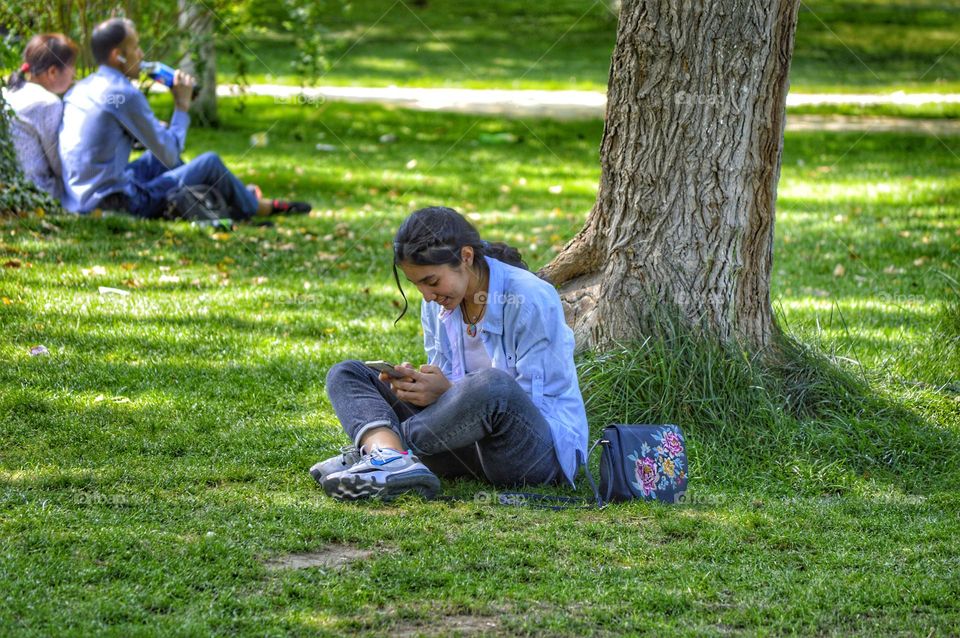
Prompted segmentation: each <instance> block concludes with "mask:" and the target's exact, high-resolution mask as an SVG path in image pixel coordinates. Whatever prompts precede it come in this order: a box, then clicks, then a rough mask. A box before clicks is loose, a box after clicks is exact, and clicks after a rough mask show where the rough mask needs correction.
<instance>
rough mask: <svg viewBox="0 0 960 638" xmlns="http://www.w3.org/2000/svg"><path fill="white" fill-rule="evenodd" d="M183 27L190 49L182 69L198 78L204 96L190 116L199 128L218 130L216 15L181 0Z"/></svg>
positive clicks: (206, 7)
mask: <svg viewBox="0 0 960 638" xmlns="http://www.w3.org/2000/svg"><path fill="white" fill-rule="evenodd" d="M178 7H179V18H178V22H179V26H180V30H181V32H182V33H187V34H189V35H188V39H189V46H188V47H187V52H186V53H185V54H184V56H183V58H182V59H181V61H180V68H182V69H183V70H184V71H186V72H187V73H189V74H190V75H193V76H194V77H196V78H197V82H198V83H199V84H200V93H199V94H198V95H197V99H195V100H194V101H193V104H191V105H190V116H191V117H193V118H195V119H196V120H197V122H198V123H199V124H202V125H205V126H216V125H217V124H218V123H219V121H220V120H219V116H218V115H217V58H216V49H215V48H214V40H213V13H212V11H211V9H210V8H209V7H208V6H207V5H205V4H203V3H202V2H201V3H198V2H196V0H178Z"/></svg>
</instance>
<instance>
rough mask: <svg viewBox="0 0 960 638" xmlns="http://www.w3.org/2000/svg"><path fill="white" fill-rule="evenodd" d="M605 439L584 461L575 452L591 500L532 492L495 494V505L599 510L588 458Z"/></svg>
mask: <svg viewBox="0 0 960 638" xmlns="http://www.w3.org/2000/svg"><path fill="white" fill-rule="evenodd" d="M605 442H606V439H603V438H599V439H597V440H596V441H594V442H593V445H591V446H590V449H589V450H587V458H586V459H584V458H583V456H582V455H581V454H580V452H579V451H577V469H578V470H579V469H580V467H581V466H582V467H583V473H584V474H585V475H586V476H587V482H588V483H589V484H590V490H591V491H592V492H593V500H592V501H591V500H590V499H588V498H582V497H579V496H556V495H553V494H534V493H532V492H495V495H496V497H497V500H496V504H497V505H504V506H508V507H536V508H540V509H551V510H554V511H559V510H566V509H592V508H594V507H596V508H597V509H600V508H602V507H603V506H604V501H603V499H602V498H600V490H598V489H597V484H596V482H595V481H594V480H593V475H592V474H591V473H590V465H589V463H588V461H589V460H590V456H591V455H592V454H593V450H594V449H596V447H597V445H599V444H600V443H605ZM442 500H449V501H455V500H458V499H455V498H453V497H450V498H444V499H442Z"/></svg>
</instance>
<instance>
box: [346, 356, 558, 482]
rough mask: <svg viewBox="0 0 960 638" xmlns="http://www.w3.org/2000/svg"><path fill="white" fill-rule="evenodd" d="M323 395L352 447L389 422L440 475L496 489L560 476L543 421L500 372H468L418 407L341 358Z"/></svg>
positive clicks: (355, 363)
mask: <svg viewBox="0 0 960 638" xmlns="http://www.w3.org/2000/svg"><path fill="white" fill-rule="evenodd" d="M327 395H328V396H329V397H330V402H331V403H332V404H333V410H334V412H336V414H337V418H338V419H340V423H341V425H342V426H343V430H344V432H346V433H347V436H349V437H350V438H351V439H352V440H353V442H354V443H355V444H357V445H359V443H360V439H361V437H362V436H363V435H364V434H365V433H366V432H367V431H369V430H372V429H374V428H377V427H388V428H390V429H391V430H393V431H394V432H396V433H397V435H398V436H399V437H400V440H401V441H403V443H404V445H406V446H407V447H408V448H409V449H410V450H411V451H412V452H413V453H414V454H416V455H417V456H418V457H419V458H420V460H421V461H422V462H423V463H424V465H426V466H427V467H429V468H430V469H431V470H432V471H433V472H434V473H435V474H437V475H439V476H443V477H445V478H456V477H469V478H475V479H477V480H485V481H488V482H490V483H493V484H494V485H498V486H512V485H524V484H526V485H537V484H543V483H557V482H559V481H561V480H562V479H563V470H562V469H561V467H560V463H559V461H558V460H557V453H556V451H555V450H554V447H553V436H552V435H551V434H550V426H549V424H548V423H547V420H546V419H545V418H544V417H543V415H542V414H541V413H540V410H538V409H537V406H535V405H534V404H533V401H532V400H531V399H530V397H529V396H528V395H527V394H526V393H525V392H524V391H523V389H522V388H521V387H520V385H519V384H518V383H517V382H516V381H515V380H514V379H513V377H511V376H510V375H509V374H507V373H506V372H504V371H502V370H497V369H495V368H488V369H486V370H478V371H476V372H471V373H470V374H468V375H466V376H465V377H464V378H463V379H461V380H460V381H458V382H457V383H454V384H453V387H451V388H450V389H449V390H447V391H446V392H445V393H444V394H443V395H442V396H441V397H440V398H439V399H437V401H436V402H435V403H433V404H432V405H428V406H427V407H425V408H420V407H417V406H415V405H413V404H410V403H407V402H405V401H401V400H400V399H398V398H397V396H396V395H395V394H394V393H393V391H392V390H391V388H390V385H389V384H387V383H384V382H383V381H380V379H379V377H378V373H377V372H376V371H375V370H372V369H370V368H368V367H367V366H365V365H364V364H363V363H362V362H360V361H343V362H341V363H338V364H337V365H335V366H333V367H332V368H331V369H330V372H329V373H328V374H327Z"/></svg>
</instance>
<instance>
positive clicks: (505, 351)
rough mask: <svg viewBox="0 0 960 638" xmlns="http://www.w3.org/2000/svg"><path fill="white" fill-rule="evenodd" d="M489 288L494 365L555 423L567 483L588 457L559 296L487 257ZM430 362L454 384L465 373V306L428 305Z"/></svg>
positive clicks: (423, 312)
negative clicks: (503, 371)
mask: <svg viewBox="0 0 960 638" xmlns="http://www.w3.org/2000/svg"><path fill="white" fill-rule="evenodd" d="M486 261H487V265H488V266H489V268H490V286H489V290H488V295H487V310H486V313H485V314H484V318H483V324H482V325H481V330H480V338H481V340H482V342H483V345H484V348H486V350H487V354H488V355H489V356H490V360H491V361H492V362H493V367H494V368H498V369H500V370H505V371H506V372H508V373H510V374H511V375H512V376H513V377H514V379H516V380H517V383H519V384H520V387H521V388H523V390H524V392H526V393H527V394H529V395H530V398H531V399H533V403H534V405H536V406H537V408H539V410H540V413H541V414H543V416H544V417H545V418H546V420H547V423H549V424H550V432H551V434H552V435H553V446H554V449H556V451H557V458H558V459H559V460H560V466H561V467H562V468H563V472H564V474H565V475H566V477H567V480H569V481H570V483H571V484H572V483H573V479H574V477H575V476H576V473H577V467H578V463H579V461H578V457H579V458H581V459H584V458H586V455H587V437H588V431H587V414H586V410H585V409H584V406H583V397H582V396H581V394H580V386H579V385H578V384H577V368H576V364H575V363H574V361H573V348H574V341H573V331H572V330H570V328H569V327H568V326H567V324H566V322H565V321H564V318H563V306H561V304H560V296H559V295H558V294H557V291H556V290H555V289H554V288H553V286H551V285H550V284H549V283H547V282H546V281H543V280H542V279H540V278H539V277H537V276H536V275H534V274H533V273H531V272H528V271H526V270H523V269H521V268H515V267H513V266H510V265H507V264H504V263H502V262H500V261H497V260H496V259H493V258H490V257H487V258H486ZM420 321H421V323H422V324H423V342H424V347H425V349H426V351H427V359H428V360H429V362H430V363H431V364H433V365H435V366H437V367H439V368H440V369H441V370H443V374H444V375H445V376H446V377H447V378H448V379H449V380H450V381H451V382H453V383H456V382H457V381H458V380H460V379H462V378H463V377H464V375H465V370H466V363H465V361H464V354H463V353H464V345H463V319H462V317H461V314H460V308H455V309H453V310H452V311H449V312H448V311H447V310H445V309H444V308H443V307H442V306H440V305H439V304H437V303H436V302H433V301H430V302H428V301H426V300H424V302H423V304H422V306H421V309H420Z"/></svg>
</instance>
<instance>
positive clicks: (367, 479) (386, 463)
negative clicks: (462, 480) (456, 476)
mask: <svg viewBox="0 0 960 638" xmlns="http://www.w3.org/2000/svg"><path fill="white" fill-rule="evenodd" d="M323 491H325V492H326V493H327V496H330V497H332V498H335V499H337V500H347V501H355V500H358V499H364V498H380V499H382V500H384V501H390V500H393V499H394V498H396V497H397V496H399V495H400V494H403V493H406V492H413V493H416V494H420V495H421V496H422V497H424V498H425V499H427V500H430V499H432V498H433V497H435V496H436V495H437V493H438V492H439V491H440V479H438V478H437V475H436V474H434V473H433V472H431V471H430V470H429V469H428V468H427V466H426V465H424V464H423V463H421V462H420V459H418V458H417V457H416V456H415V455H414V454H413V452H410V451H409V450H408V451H406V452H398V451H397V450H391V449H390V448H379V447H376V448H374V449H373V451H372V452H370V453H369V454H364V455H363V458H362V459H360V461H358V462H357V463H355V464H354V465H352V466H351V467H350V468H349V469H346V470H343V471H341V472H334V473H333V474H328V475H327V477H326V478H325V479H323Z"/></svg>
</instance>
